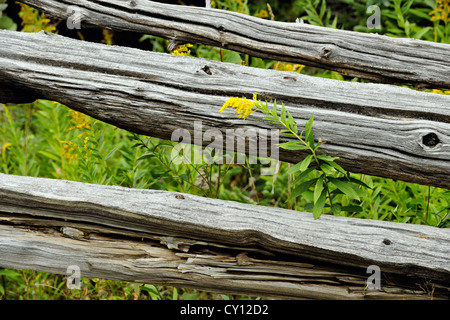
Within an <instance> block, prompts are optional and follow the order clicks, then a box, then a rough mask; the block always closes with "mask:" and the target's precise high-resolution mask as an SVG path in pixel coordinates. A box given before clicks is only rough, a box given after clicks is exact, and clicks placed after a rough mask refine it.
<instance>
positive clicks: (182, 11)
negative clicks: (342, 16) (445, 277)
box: [23, 0, 450, 88]
mask: <svg viewBox="0 0 450 320" xmlns="http://www.w3.org/2000/svg"><path fill="white" fill-rule="evenodd" d="M23 2H25V3H27V4H29V5H32V6H34V7H36V8H38V9H40V10H42V11H44V12H45V13H47V14H50V15H53V16H56V17H59V18H61V19H64V20H67V19H70V21H72V20H73V19H74V18H78V17H80V18H81V22H82V23H81V24H82V25H83V24H86V23H87V24H92V25H96V26H99V27H102V28H110V29H115V30H125V31H135V32H140V33H147V34H152V35H157V36H161V37H165V38H168V39H171V40H176V42H178V43H180V44H181V43H201V44H207V45H212V46H217V47H222V48H226V49H231V50H235V51H240V52H244V53H247V54H250V55H252V56H256V57H261V58H267V59H273V60H282V61H289V62H295V63H302V64H306V65H310V66H317V67H323V68H326V69H331V70H336V71H339V72H343V73H346V74H348V75H350V76H355V77H360V78H366V79H371V80H375V81H381V82H408V83H415V84H419V85H421V86H424V87H433V88H450V77H449V74H450V63H449V61H450V45H448V44H440V43H433V42H427V41H420V40H416V39H399V38H390V37H387V36H381V35H378V34H366V33H359V32H353V31H344V30H336V29H331V28H323V27H317V26H312V25H308V24H300V23H284V22H278V21H269V20H264V19H260V18H256V17H252V16H248V15H245V14H240V13H236V12H230V11H225V10H217V9H206V8H196V7H190V6H177V5H168V4H162V3H157V2H153V1H147V0H132V1H122V0H108V1H104V0H91V1H80V0H65V1H59V0H24V1H23ZM74 5H75V6H77V7H74ZM70 6H72V7H70ZM69 7H70V9H68V8H69Z"/></svg>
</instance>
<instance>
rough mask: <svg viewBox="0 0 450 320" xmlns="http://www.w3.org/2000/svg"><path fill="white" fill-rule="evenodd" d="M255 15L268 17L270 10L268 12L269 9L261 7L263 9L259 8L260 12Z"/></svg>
mask: <svg viewBox="0 0 450 320" xmlns="http://www.w3.org/2000/svg"><path fill="white" fill-rule="evenodd" d="M255 17H260V18H268V17H269V12H267V10H265V9H261V10H259V12H258V13H256V14H255Z"/></svg>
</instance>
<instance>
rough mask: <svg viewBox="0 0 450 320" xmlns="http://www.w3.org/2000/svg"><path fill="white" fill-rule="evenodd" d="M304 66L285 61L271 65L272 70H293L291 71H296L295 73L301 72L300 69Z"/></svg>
mask: <svg viewBox="0 0 450 320" xmlns="http://www.w3.org/2000/svg"><path fill="white" fill-rule="evenodd" d="M304 68H305V66H304V65H302V64H292V63H285V62H280V61H279V62H277V63H275V65H274V66H273V69H274V70H279V71H293V72H297V73H300V72H302V70H303V69H304Z"/></svg>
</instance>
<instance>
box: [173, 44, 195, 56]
mask: <svg viewBox="0 0 450 320" xmlns="http://www.w3.org/2000/svg"><path fill="white" fill-rule="evenodd" d="M192 46H193V45H192V44H189V43H188V44H182V45H179V46H177V47H176V48H175V50H173V51H172V52H171V54H173V55H176V56H189V55H190V54H191V50H189V49H188V48H190V47H192Z"/></svg>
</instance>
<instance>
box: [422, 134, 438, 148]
mask: <svg viewBox="0 0 450 320" xmlns="http://www.w3.org/2000/svg"><path fill="white" fill-rule="evenodd" d="M440 142H441V140H439V137H438V136H437V134H436V133H434V132H430V133H428V134H426V135H424V136H423V137H422V143H423V145H424V146H425V147H428V148H434V147H436V146H437V145H438V144H439V143H440Z"/></svg>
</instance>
